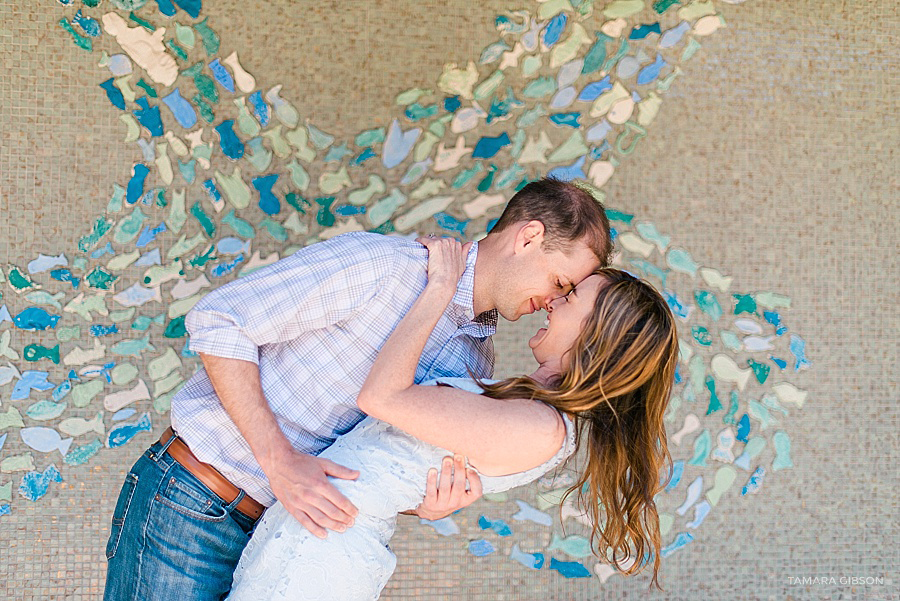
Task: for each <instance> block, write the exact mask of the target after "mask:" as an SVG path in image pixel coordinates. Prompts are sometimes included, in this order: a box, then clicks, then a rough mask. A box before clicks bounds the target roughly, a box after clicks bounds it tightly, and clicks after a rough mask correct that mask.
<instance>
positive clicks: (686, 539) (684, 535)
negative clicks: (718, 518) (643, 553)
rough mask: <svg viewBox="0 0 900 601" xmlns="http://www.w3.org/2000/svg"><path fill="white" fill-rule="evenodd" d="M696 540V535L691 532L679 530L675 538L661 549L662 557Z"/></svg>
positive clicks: (660, 554)
mask: <svg viewBox="0 0 900 601" xmlns="http://www.w3.org/2000/svg"><path fill="white" fill-rule="evenodd" d="M693 540H694V535H693V534H691V533H690V532H679V533H678V534H677V535H676V536H675V540H673V541H672V542H671V543H669V544H668V545H666V546H665V547H663V548H662V549H660V550H659V556H660V557H668V556H669V555H671V554H672V553H674V552H675V551H677V550H678V549H681V548H682V547H684V546H685V545H687V544H688V543H690V542H691V541H693Z"/></svg>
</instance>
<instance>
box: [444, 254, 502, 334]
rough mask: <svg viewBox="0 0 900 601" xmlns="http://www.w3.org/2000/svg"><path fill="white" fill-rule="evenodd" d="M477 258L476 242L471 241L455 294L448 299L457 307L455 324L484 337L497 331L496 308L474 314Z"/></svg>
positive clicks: (470, 332)
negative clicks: (464, 267)
mask: <svg viewBox="0 0 900 601" xmlns="http://www.w3.org/2000/svg"><path fill="white" fill-rule="evenodd" d="M477 258H478V242H473V243H472V247H471V248H470V249H469V254H468V255H467V256H466V269H465V271H463V274H462V277H461V278H460V280H459V285H458V286H457V287H456V294H454V295H453V299H452V300H451V301H450V302H451V304H452V305H455V306H456V307H457V315H458V321H457V324H458V325H459V326H460V328H461V329H464V330H465V333H466V334H470V335H472V336H477V337H479V338H485V337H487V336H492V335H493V334H494V333H495V332H496V331H497V318H498V314H497V310H496V309H491V310H490V311H485V312H484V313H482V314H481V315H477V316H476V315H475V308H474V303H475V260H476V259H477Z"/></svg>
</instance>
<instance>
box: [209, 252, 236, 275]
mask: <svg viewBox="0 0 900 601" xmlns="http://www.w3.org/2000/svg"><path fill="white" fill-rule="evenodd" d="M243 262H244V255H238V256H236V257H235V258H234V259H232V260H231V261H228V262H226V263H219V264H218V265H215V266H214V267H213V268H212V269H211V270H210V275H212V276H213V277H217V278H220V277H222V276H224V275H228V274H229V273H231V272H232V271H234V269H235V268H236V267H237V266H238V265H240V264H241V263H243Z"/></svg>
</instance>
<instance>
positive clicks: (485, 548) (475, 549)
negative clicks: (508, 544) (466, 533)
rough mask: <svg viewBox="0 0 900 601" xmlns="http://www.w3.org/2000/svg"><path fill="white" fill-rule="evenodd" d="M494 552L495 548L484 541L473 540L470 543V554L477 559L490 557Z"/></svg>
mask: <svg viewBox="0 0 900 601" xmlns="http://www.w3.org/2000/svg"><path fill="white" fill-rule="evenodd" d="M494 551H496V549H494V546H493V545H492V544H491V543H489V542H488V541H486V540H484V539H481V540H473V541H472V542H470V543H469V553H471V554H472V555H474V556H475V557H484V556H485V555H490V554H491V553H493V552H494Z"/></svg>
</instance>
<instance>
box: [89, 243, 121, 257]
mask: <svg viewBox="0 0 900 601" xmlns="http://www.w3.org/2000/svg"><path fill="white" fill-rule="evenodd" d="M114 254H116V251H115V250H114V249H113V247H112V242H107V243H106V246H104V247H103V248H96V249H94V250H92V251H91V255H90V256H91V258H92V259H99V258H100V257H102V256H104V255H114Z"/></svg>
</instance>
